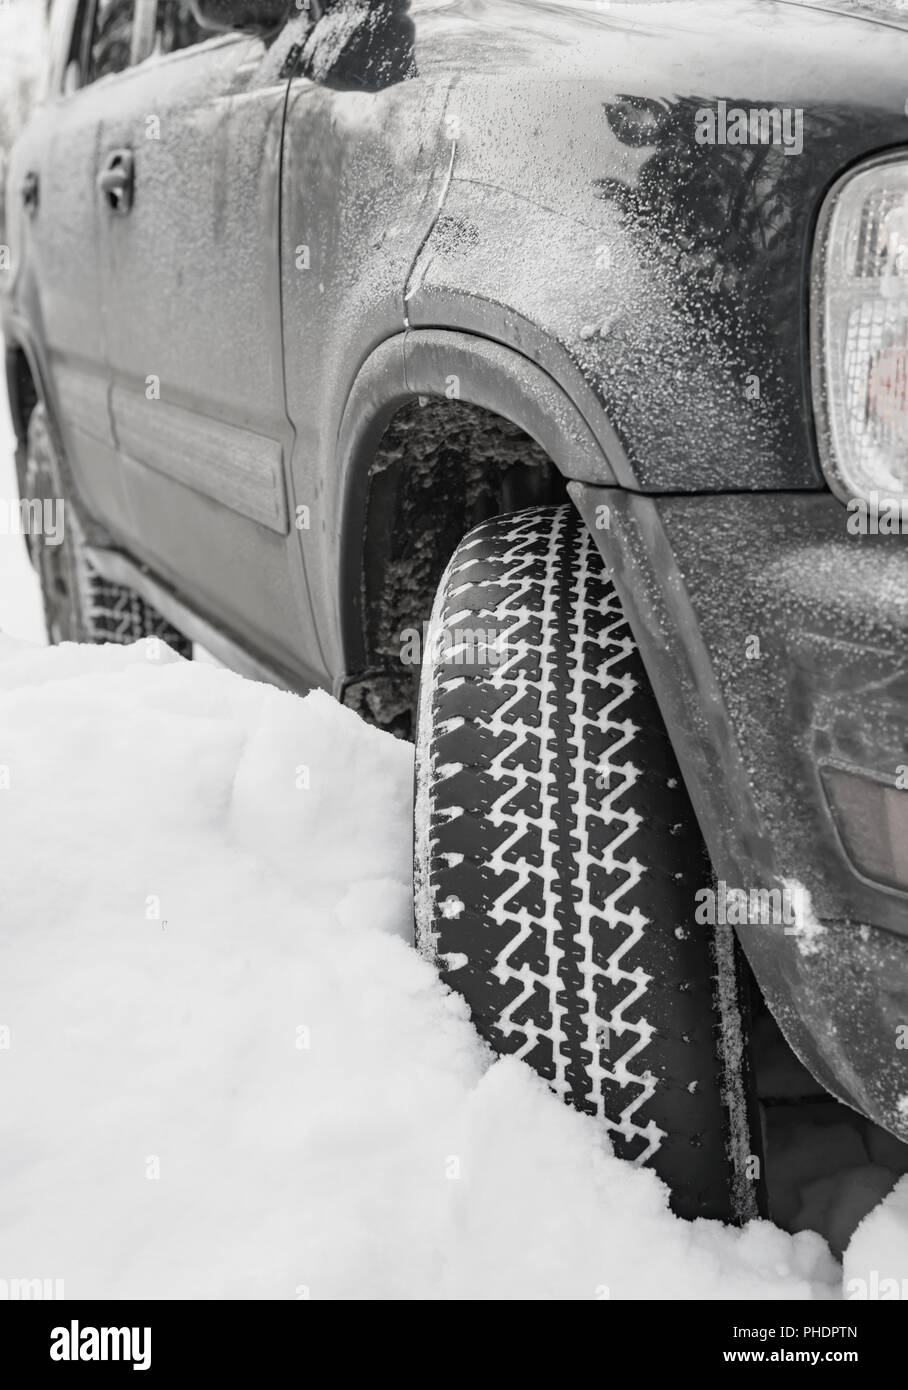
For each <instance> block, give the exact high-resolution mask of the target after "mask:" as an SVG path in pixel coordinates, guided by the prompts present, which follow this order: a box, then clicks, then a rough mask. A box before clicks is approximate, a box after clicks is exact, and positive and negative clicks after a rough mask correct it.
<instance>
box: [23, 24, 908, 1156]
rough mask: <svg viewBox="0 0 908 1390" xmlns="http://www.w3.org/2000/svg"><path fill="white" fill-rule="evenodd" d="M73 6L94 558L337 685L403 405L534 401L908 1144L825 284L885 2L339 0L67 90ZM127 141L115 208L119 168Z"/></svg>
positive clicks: (240, 655)
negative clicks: (751, 126) (862, 823)
mask: <svg viewBox="0 0 908 1390" xmlns="http://www.w3.org/2000/svg"><path fill="white" fill-rule="evenodd" d="M58 9H59V15H62V18H59V16H58V41H57V49H56V50H55V53H54V55H53V56H52V74H51V96H50V99H49V100H48V102H47V103H46V104H45V105H44V106H43V107H42V109H41V110H40V111H39V112H38V113H37V114H36V116H35V117H34V119H33V120H32V122H31V124H30V126H29V127H28V129H27V130H26V132H25V134H24V135H23V136H22V138H21V139H20V141H19V142H18V144H17V145H16V147H15V149H14V151H13V156H12V160H11V164H10V169H9V176H8V184H7V206H8V229H7V240H8V241H9V244H10V247H11V251H12V270H11V272H10V273H9V274H8V275H7V276H6V277H3V276H0V293H2V306H3V327H4V332H5V335H6V338H7V376H8V381H9V385H10V395H11V400H12V404H13V411H14V418H15V420H16V424H17V430H18V434H19V441H20V462H21V461H22V459H23V458H24V445H25V427H26V423H27V409H28V406H29V404H30V402H31V401H32V400H33V399H34V397H35V395H36V394H40V395H41V396H43V397H44V399H45V400H46V402H47V404H48V408H49V410H50V414H51V419H52V422H53V424H54V427H55V429H56V430H57V432H58V434H59V438H60V441H61V443H62V445H63V447H64V449H65V454H66V457H67V459H68V461H69V466H70V468H71V472H72V485H73V487H74V489H75V493H76V494H77V495H78V497H79V499H80V502H81V505H82V508H83V510H84V512H85V514H86V517H87V518H88V521H89V532H90V535H91V538H92V540H93V543H94V545H95V547H96V554H97V560H98V564H99V566H100V567H101V568H102V569H103V570H104V572H106V573H108V574H109V575H110V576H111V577H113V578H119V579H121V580H123V581H124V582H128V583H130V584H132V585H134V586H135V587H137V588H140V589H142V591H143V592H144V593H146V595H147V596H148V597H149V598H150V599H151V600H152V601H153V602H155V603H156V604H157V605H158V606H159V607H161V608H162V609H163V610H164V611H165V612H166V613H168V615H170V616H172V617H173V619H174V621H176V622H177V623H178V625H180V626H182V627H183V628H184V630H186V631H187V633H188V634H189V635H190V636H194V637H197V638H199V639H200V640H203V641H206V642H207V643H208V645H210V646H212V647H214V649H215V650H217V651H218V652H219V654H221V655H223V656H224V657H225V659H227V660H228V661H231V662H232V663H233V664H235V665H237V666H239V667H240V668H241V669H245V670H247V671H250V672H252V673H254V674H265V675H267V676H268V678H269V679H275V680H278V681H280V682H282V683H283V684H285V685H288V686H290V687H292V688H296V689H306V688H309V687H311V686H315V685H319V686H324V687H327V688H331V689H333V690H334V691H335V692H336V693H338V694H342V693H343V692H344V691H345V690H346V689H347V688H349V687H350V686H351V684H353V683H354V682H355V681H356V680H357V679H358V678H359V677H360V676H361V675H362V673H363V672H364V670H365V669H366V668H367V667H368V665H369V661H370V653H369V651H368V642H367V639H366V636H365V634H364V613H363V609H364V603H365V600H364V596H363V595H364V586H365V584H366V578H365V568H366V565H367V559H366V558H364V557H367V556H369V555H372V556H373V557H374V556H375V555H376V554H377V555H378V556H379V564H380V562H381V555H382V535H381V533H380V530H379V529H377V528H378V525H379V524H378V523H377V522H376V521H375V520H374V518H372V519H370V511H369V505H368V499H369V494H370V486H371V480H372V479H373V477H374V474H375V468H376V458H377V457H378V456H379V454H380V450H381V445H382V440H383V438H384V437H385V432H386V430H387V428H388V426H389V424H390V422H391V421H392V420H393V419H394V417H395V414H396V412H397V411H399V410H400V409H401V408H402V407H405V406H407V405H408V403H410V402H412V400H413V398H414V397H423V398H426V399H428V400H433V401H442V402H443V401H444V400H446V399H450V398H451V397H452V395H453V396H454V397H455V398H456V399H457V400H459V401H461V402H466V403H468V404H472V405H475V406H477V407H482V408H484V409H485V410H488V411H491V412H494V413H495V414H496V415H498V416H501V417H504V418H505V419H507V420H509V421H511V422H513V423H514V424H515V425H517V426H519V427H520V429H522V430H523V431H525V433H526V434H527V435H528V436H529V437H530V438H531V439H532V440H534V441H536V443H537V444H538V445H539V446H541V448H542V449H544V450H545V452H546V454H547V455H548V457H549V458H550V459H551V460H552V461H553V462H554V464H555V466H556V467H557V469H558V470H559V473H560V474H561V476H562V477H563V478H564V479H565V480H566V481H567V483H568V484H569V491H570V494H571V495H572V496H573V498H574V500H575V502H576V503H577V505H578V506H579V507H580V509H581V511H582V512H583V514H584V515H585V516H586V517H587V519H588V521H589V523H590V526H591V529H592V530H593V534H594V535H595V536H596V539H597V542H598V544H599V547H600V550H601V552H602V554H603V556H604V558H605V561H606V563H607V565H608V566H609V568H610V570H611V572H612V575H613V577H614V580H615V583H616V585H617V587H618V589H619V592H620V594H621V597H622V600H623V602H624V604H625V609H626V611H627V614H628V618H629V620H630V622H631V624H632V627H633V629H634V633H635V636H636V638H637V641H638V643H639V644H640V647H641V650H642V652H643V655H644V659H645V662H646V665H647V669H648V672H649V674H650V677H651V679H652V681H653V684H654V687H655V690H656V694H657V697H658V699H659V701H660V705H661V707H662V709H663V713H664V715H665V718H666V721H667V723H668V726H669V730H670V733H671V735H672V739H673V742H674V745H675V748H676V752H677V754H678V757H679V761H680V763H681V767H682V770H683V772H684V775H685V779H686V782H687V785H688V788H689V790H690V793H691V797H692V799H693V802H694V806H695V809H696V811H697V814H698V817H699V820H700V823H701V826H702V827H703V830H704V834H705V837H706V840H707V843H708V847H709V850H710V853H711V856H712V859H713V863H714V866H715V869H716V873H717V875H718V876H719V877H720V878H724V879H725V880H726V881H727V882H728V883H730V884H736V885H740V886H744V887H745V888H750V887H755V888H761V887H771V886H777V885H780V884H784V883H790V882H793V881H797V883H799V884H802V885H804V886H805V887H806V888H807V889H808V890H809V892H810V895H811V900H812V904H813V907H812V916H811V917H810V921H809V922H807V921H805V922H802V923H801V924H800V925H799V926H798V928H797V929H796V930H795V931H791V930H789V929H788V928H786V927H783V926H782V925H781V924H775V925H773V924H760V925H747V926H743V927H741V928H739V936H740V938H741V940H742V942H743V944H744V946H745V949H746V951H747V954H748V956H749V959H750V961H751V963H752V965H753V967H754V969H755V972H756V974H757V977H758V979H759V982H760V984H761V987H762V988H763V991H764V993H765V995H766V997H767V999H768V1001H769V1003H770V1005H771V1007H772V1009H773V1011H774V1013H775V1014H776V1016H777V1017H778V1019H779V1020H780V1022H781V1024H782V1026H783V1028H784V1030H785V1031H786V1033H787V1035H788V1037H789V1039H790V1040H791V1041H792V1043H793V1044H794V1046H795V1047H796V1049H797V1050H798V1052H799V1053H800V1054H801V1056H802V1057H803V1058H804V1059H805V1060H806V1061H807V1062H808V1064H809V1065H810V1067H811V1068H812V1070H813V1071H814V1072H815V1074H816V1075H817V1076H819V1078H820V1079H821V1080H822V1081H823V1082H824V1083H825V1084H826V1085H827V1086H829V1087H830V1089H832V1090H833V1091H834V1092H835V1093H836V1094H838V1095H840V1096H841V1097H842V1098H843V1099H844V1100H846V1101H848V1102H849V1103H850V1104H852V1105H854V1106H856V1107H858V1108H860V1109H861V1110H863V1111H864V1112H865V1113H866V1114H868V1115H870V1116H872V1117H873V1118H874V1119H875V1120H877V1121H879V1122H880V1123H882V1124H884V1125H885V1126H886V1127H888V1128H889V1129H891V1130H893V1131H894V1132H897V1133H899V1134H901V1135H902V1137H908V1102H906V1101H905V1100H904V1097H905V1095H906V1094H908V1081H906V1078H905V1074H904V1072H905V1068H904V1063H903V1057H904V1053H903V1052H902V1051H900V1049H899V1046H898V1045H897V1041H896V1040H897V1037H898V1036H900V1035H899V1033H898V1030H899V1028H900V1026H902V1025H903V1024H904V1023H905V1022H906V1021H908V983H906V979H908V971H906V949H908V946H906V936H908V911H906V907H908V895H906V894H905V893H904V892H903V891H901V890H900V889H898V888H896V887H894V886H893V885H891V884H882V883H880V882H874V881H871V880H869V879H868V878H867V876H866V874H864V873H863V872H861V870H860V869H859V868H858V866H856V864H855V863H854V861H853V859H852V858H851V857H850V856H849V853H848V850H847V846H846V845H845V844H844V843H843V841H842V836H841V834H840V831H839V828H838V827H837V825H836V822H835V819H834V817H833V815H832V812H831V809H830V806H829V803H828V800H827V798H826V796H825V794H824V791H823V785H822V775H821V769H822V766H823V765H824V761H826V762H829V761H831V762H832V763H834V764H835V765H847V766H856V767H858V768H860V769H862V770H864V771H869V772H870V773H871V774H872V775H873V776H875V777H877V778H880V777H883V778H891V777H892V772H893V769H894V768H895V766H897V765H898V764H899V761H900V760H904V761H908V758H906V754H905V750H906V739H905V728H906V721H905V711H906V708H908V695H906V676H905V667H904V661H903V658H902V655H901V654H902V652H903V651H904V650H905V635H906V629H908V585H906V583H905V553H904V547H903V544H902V538H899V537H897V538H890V537H868V538H864V540H863V541H862V542H860V543H856V542H855V540H854V538H852V537H849V536H847V535H846V532H845V526H844V509H843V507H842V504H841V502H840V501H839V500H838V499H836V498H835V497H833V496H832V494H831V493H830V492H829V490H828V488H827V486H826V483H825V480H824V476H823V471H822V469H821V466H820V460H819V454H818V447H817V439H816V429H815V423H814V416H813V410H812V406H811V384H810V358H809V347H810V344H809V314H808V303H809V289H810V265H811V254H812V248H813V239H814V231H815V227H816V224H817V218H818V216H819V213H820V208H821V206H822V202H823V199H824V197H825V195H826V194H827V193H828V191H829V189H830V188H831V187H832V185H833V184H834V183H835V181H836V180H837V179H838V178H839V177H840V176H841V175H842V174H843V172H844V171H846V170H847V169H849V168H850V167H852V166H853V165H854V164H856V163H857V162H859V161H862V160H864V159H866V158H868V157H871V156H881V157H886V156H888V155H890V154H893V155H896V156H897V155H898V154H899V153H900V152H902V153H906V152H908V115H906V96H908V86H906V82H905V73H906V71H908V62H906V59H908V33H906V32H905V25H904V23H903V21H902V20H900V19H899V16H898V12H897V10H895V9H894V10H893V11H891V12H890V11H889V10H888V9H887V8H886V7H885V6H883V5H882V4H880V5H879V6H877V7H876V8H875V9H873V10H870V9H869V8H867V7H857V6H855V7H847V6H836V5H834V4H830V5H828V6H820V5H815V6H811V7H805V6H803V5H799V4H793V3H787V0H783V2H782V3H770V0H698V3H696V4H689V3H684V0H678V3H669V4H665V3H662V4H649V3H643V4H622V3H619V2H618V0H615V3H601V4H596V3H590V2H589V0H587V2H586V3H584V2H583V0H576V3H572V2H571V0H557V2H555V3H548V4H545V3H536V0H520V3H515V2H513V0H454V2H453V3H448V4H439V3H424V0H415V3H413V4H412V5H411V6H409V7H408V8H407V7H403V6H394V5H386V6H375V5H371V6H370V5H368V4H365V3H363V4H360V5H357V4H354V3H349V4H340V5H335V6H334V7H332V8H331V9H329V10H328V11H327V12H326V13H325V14H324V15H323V16H322V17H321V18H320V19H319V20H318V22H317V23H316V24H314V25H313V23H312V21H311V20H310V19H309V18H308V17H306V16H302V17H297V18H293V19H290V20H289V21H288V23H287V24H286V25H285V26H284V27H283V28H282V29H281V30H280V31H279V32H278V33H276V34H274V35H269V36H267V42H266V41H264V40H263V39H262V38H261V37H258V36H251V35H234V34H229V35H226V36H220V37H213V38H212V39H210V40H209V41H208V42H206V43H204V44H202V45H199V46H197V47H194V48H190V49H186V50H184V51H182V52H179V53H176V54H173V55H172V56H170V57H168V58H165V59H153V58H152V59H149V60H148V61H146V62H144V63H142V64H140V65H139V66H136V67H134V68H132V69H128V70H127V71H125V72H123V73H122V74H119V75H117V76H114V77H109V78H105V79H102V80H101V81H99V82H96V83H94V84H91V85H89V86H87V87H85V88H83V89H81V90H78V91H75V92H73V93H71V94H69V95H62V94H61V76H62V70H63V66H64V62H65V54H64V48H65V43H64V38H63V37H61V36H64V35H65V25H66V16H67V13H68V12H69V11H72V12H73V13H74V12H75V0H73V4H72V5H70V4H69V0H59V4H58ZM719 101H725V102H727V103H728V104H729V105H735V106H740V107H745V108H767V107H781V106H786V107H789V108H791V109H792V110H797V111H799V112H800V113H801V121H802V126H801V139H800V142H799V143H800V148H799V149H797V150H794V149H793V148H792V149H790V150H787V151H786V149H785V148H783V147H781V146H779V145H774V146H773V145H765V144H764V145H747V146H735V147H732V146H728V145H726V146H719V145H700V144H698V143H697V141H696V139H695V134H694V132H695V124H696V116H697V112H698V111H700V110H702V109H703V108H704V107H714V106H715V105H716V104H717V103H718V102H719ZM117 150H128V151H129V152H130V153H131V155H132V157H133V159H134V169H135V188H134V201H133V205H132V207H131V209H130V210H129V212H128V214H127V215H120V214H118V213H116V212H112V211H111V210H110V208H109V207H108V206H106V205H105V203H104V201H103V199H102V198H101V197H99V192H98V186H97V180H98V177H99V174H100V173H101V171H102V169H103V168H104V167H105V162H106V161H107V160H108V159H109V158H110V156H111V154H112V153H113V152H115V151H117ZM30 174H34V175H35V176H36V177H37V179H38V184H39V196H38V202H37V207H36V208H33V209H32V210H30V211H29V210H27V209H26V208H25V207H24V206H23V203H22V200H21V197H20V190H21V189H22V187H23V186H24V184H25V181H26V179H27V178H28V176H29V175H30ZM440 495H441V494H440ZM603 509H604V510H603ZM603 516H606V517H607V518H608V524H607V525H600V524H597V522H598V521H600V520H601V518H602V517H603ZM370 528H372V530H371V532H370ZM755 634H756V635H759V636H760V638H761V643H762V653H763V656H762V659H761V660H760V661H759V662H757V663H755V662H753V661H751V660H750V659H749V658H748V657H747V655H746V650H745V649H746V642H747V638H748V636H751V635H755Z"/></svg>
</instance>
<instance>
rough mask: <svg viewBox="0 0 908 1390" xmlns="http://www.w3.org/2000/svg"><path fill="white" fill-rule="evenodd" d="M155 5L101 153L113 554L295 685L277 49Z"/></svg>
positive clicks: (298, 610)
mask: <svg viewBox="0 0 908 1390" xmlns="http://www.w3.org/2000/svg"><path fill="white" fill-rule="evenodd" d="M139 8H140V10H142V11H143V14H142V20H143V23H144V24H146V25H147V24H148V22H149V21H148V11H147V6H146V5H145V4H143V3H142V0H140V4H139ZM154 8H155V15H154V21H153V24H152V25H151V30H152V40H151V41H152V47H153V55H152V57H151V58H150V59H149V60H148V61H147V62H144V63H141V64H140V65H138V66H136V67H133V68H131V69H130V70H128V71H126V72H124V73H123V74H122V75H121V76H120V77H117V78H113V79H112V80H111V82H110V84H109V88H110V98H111V99H109V100H108V102H107V104H106V106H105V114H104V119H103V122H102V125H101V132H100V141H99V165H98V180H97V183H98V203H99V217H100V227H101V254H102V264H103V267H104V274H103V285H102V295H103V302H104V318H105V330H106V344H107V353H108V362H109V372H110V405H111V415H112V420H113V428H114V432H115V436H116V440H117V448H118V461H119V466H120V469H121V472H122V478H123V483H124V486H125V489H126V494H127V500H128V505H129V521H128V528H127V532H126V534H125V536H124V540H125V541H126V542H127V544H128V547H129V549H130V550H131V551H133V552H134V553H135V554H136V555H138V556H139V557H140V558H141V559H142V560H144V561H145V562H147V564H148V565H149V566H150V567H151V568H152V569H153V570H154V571H155V572H156V573H157V574H158V575H159V576H160V577H162V578H163V579H164V580H169V581H171V582H172V583H173V584H174V585H175V586H176V587H177V589H178V590H179V592H180V595H181V596H182V597H183V598H184V599H185V600H187V601H188V602H189V603H190V605H192V606H194V607H195V608H197V609H198V610H199V611H200V612H202V613H203V614H204V615H205V616H206V617H208V618H210V619H213V620H214V621H215V622H216V623H218V624H219V625H220V626H221V627H223V628H224V629H226V630H227V631H228V633H230V634H232V635H233V636H235V637H236V638H237V639H238V640H240V641H241V642H242V643H244V644H245V645H246V646H248V647H250V648H251V649H252V650H253V651H254V652H255V651H257V652H259V653H260V654H261V655H262V656H264V657H266V658H268V659H269V660H271V661H272V662H278V663H280V664H282V665H284V666H287V667H289V668H290V669H291V671H296V672H297V673H298V674H299V676H300V679H301V680H302V681H303V682H306V681H307V679H308V676H309V674H310V672H309V667H308V664H307V663H309V662H311V659H312V658H311V653H312V646H313V643H312V631H311V616H310V612H309V602H308V597H307V593H306V588H305V577H304V571H303V565H302V559H301V555H300V547H299V545H298V543H297V541H296V539H295V535H294V519H295V509H294V499H293V495H292V490H291V489H290V487H289V486H288V476H287V474H288V461H289V458H290V455H291V453H292V443H293V431H292V429H291V426H290V423H289V420H288V417H287V410H286V404H285V398H284V384H283V359H282V344H281V307H280V266H279V254H280V247H279V236H278V228H279V199H280V159H281V140H282V132H283V122H284V105H285V96H286V91H287V75H286V73H285V72H284V71H283V69H284V61H285V58H286V50H287V48H288V47H289V44H290V40H289V38H288V39H287V40H286V41H285V40H284V39H283V38H282V37H281V38H278V40H277V41H276V42H274V43H273V44H272V45H271V46H270V47H269V48H267V49H266V46H265V44H264V43H263V42H262V40H261V39H259V38H256V37H250V36H248V35H247V36H242V35H239V34H227V35H220V36H215V37H212V36H210V35H208V34H206V33H204V32H203V31H201V30H200V29H199V28H198V26H197V25H196V23H195V21H194V19H193V18H192V14H191V11H190V8H189V5H188V0H158V3H157V4H156V5H155V7H154ZM114 95H115V96H116V100H113V97H114Z"/></svg>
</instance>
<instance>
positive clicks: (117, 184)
mask: <svg viewBox="0 0 908 1390" xmlns="http://www.w3.org/2000/svg"><path fill="white" fill-rule="evenodd" d="M98 192H99V193H100V194H101V197H102V199H103V200H104V203H105V205H106V206H107V207H108V208H109V209H110V211H111V212H116V213H120V214H123V213H127V212H129V210H130V208H131V207H132V201H133V197H134V194H135V162H134V160H133V157H132V150H114V151H113V152H112V153H111V154H109V155H108V156H107V160H106V162H105V165H104V168H103V169H102V170H101V172H100V174H99V175H98Z"/></svg>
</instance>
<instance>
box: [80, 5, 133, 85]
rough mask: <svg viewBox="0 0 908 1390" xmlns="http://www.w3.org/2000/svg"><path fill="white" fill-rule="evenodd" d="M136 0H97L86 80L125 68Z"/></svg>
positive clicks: (130, 45)
mask: <svg viewBox="0 0 908 1390" xmlns="http://www.w3.org/2000/svg"><path fill="white" fill-rule="evenodd" d="M134 24H135V0H97V4H96V7H95V22H94V28H93V29H92V35H91V56H90V59H89V64H88V80H89V82H95V81H97V79H98V78H99V77H107V76H109V75H110V74H111V73H114V72H122V71H123V69H124V68H128V67H129V64H130V60H131V56H132V37H133V28H134Z"/></svg>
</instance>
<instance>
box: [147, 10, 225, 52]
mask: <svg viewBox="0 0 908 1390" xmlns="http://www.w3.org/2000/svg"><path fill="white" fill-rule="evenodd" d="M210 38H211V31H210V30H206V29H203V28H202V26H201V24H199V23H198V22H197V21H196V19H195V18H194V16H193V13H192V8H191V6H190V3H189V0H158V13H157V18H156V20H155V43H154V49H155V52H156V53H176V51H177V49H179V48H191V47H192V45H193V44H194V43H202V42H203V40H205V39H210Z"/></svg>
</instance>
